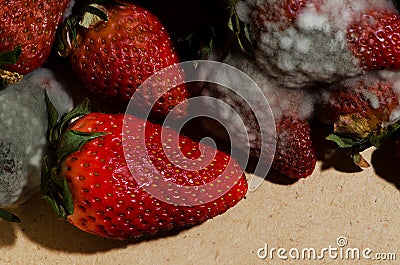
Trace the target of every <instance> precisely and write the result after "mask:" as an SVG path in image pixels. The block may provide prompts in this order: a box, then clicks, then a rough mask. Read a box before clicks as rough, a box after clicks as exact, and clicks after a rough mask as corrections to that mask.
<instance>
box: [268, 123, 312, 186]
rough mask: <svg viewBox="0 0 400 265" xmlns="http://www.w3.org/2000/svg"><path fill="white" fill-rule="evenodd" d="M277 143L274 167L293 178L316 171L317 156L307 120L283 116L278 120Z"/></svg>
mask: <svg viewBox="0 0 400 265" xmlns="http://www.w3.org/2000/svg"><path fill="white" fill-rule="evenodd" d="M276 131H277V137H278V138H277V145H276V151H275V156H274V161H273V163H272V168H273V169H275V170H277V171H279V172H281V173H283V174H285V175H286V176H288V177H291V178H305V177H308V176H309V175H311V174H312V173H313V172H314V169H315V165H316V163H317V156H316V152H315V149H314V147H313V145H312V139H311V128H310V124H309V123H308V121H307V120H303V119H299V118H294V117H291V116H283V117H281V118H280V119H279V121H277V125H276Z"/></svg>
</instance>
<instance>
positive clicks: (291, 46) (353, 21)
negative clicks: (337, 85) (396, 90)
mask: <svg viewBox="0 0 400 265" xmlns="http://www.w3.org/2000/svg"><path fill="white" fill-rule="evenodd" d="M236 7H237V14H238V17H239V18H240V19H241V20H242V21H243V22H245V23H247V25H248V27H249V36H250V39H251V40H252V41H253V44H254V46H255V51H254V52H255V56H256V59H257V62H258V65H259V66H260V67H262V69H263V70H264V71H266V73H268V74H270V75H272V76H274V77H275V78H276V79H277V80H278V81H279V82H280V83H281V84H282V85H284V86H287V87H305V86H312V85H315V84H319V83H321V82H325V83H332V82H336V81H338V80H341V79H344V78H349V77H353V76H356V75H360V74H364V73H366V72H367V71H369V70H376V69H383V68H390V69H393V68H396V69H398V68H399V67H400V64H399V63H398V61H400V49H399V47H400V46H399V43H400V42H399V39H400V30H399V28H400V27H399V23H400V17H399V13H398V11H397V10H396V9H395V8H394V6H393V5H392V4H391V3H390V1H374V0H342V1H335V0H324V1H322V0H303V1H301V0H285V1H281V0H271V1H252V0H241V1H239V3H238V4H237V6H236Z"/></svg>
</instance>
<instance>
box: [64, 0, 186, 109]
mask: <svg viewBox="0 0 400 265" xmlns="http://www.w3.org/2000/svg"><path fill="white" fill-rule="evenodd" d="M122 4H123V5H113V6H109V7H108V9H107V10H106V11H104V13H103V14H104V15H105V16H106V17H107V21H101V22H98V23H97V24H96V25H94V26H92V25H90V27H88V28H84V27H81V26H77V27H78V29H77V30H78V33H77V36H76V37H75V38H76V42H75V41H74V39H75V38H73V40H72V41H73V42H74V44H72V46H71V51H70V56H69V58H70V63H71V66H72V68H73V70H74V71H75V72H76V73H77V75H78V76H79V78H80V79H81V80H82V81H83V83H84V84H85V86H86V87H87V88H88V89H89V90H90V91H91V92H93V93H96V94H100V95H102V96H105V97H107V98H109V99H115V100H116V101H117V102H120V103H123V104H125V103H127V102H128V101H129V100H130V99H131V97H132V95H133V94H134V93H135V91H136V90H137V88H138V87H139V85H140V84H142V82H143V81H145V80H146V78H148V77H149V76H151V75H152V74H154V73H155V72H157V71H159V70H161V69H163V68H165V67H168V66H171V65H175V64H177V63H178V62H179V57H178V54H177V53H176V51H175V48H174V46H173V43H172V42H171V40H170V37H169V35H168V33H167V31H166V30H165V28H164V27H163V25H162V24H161V22H160V21H159V20H158V19H157V17H155V16H154V15H153V14H152V13H150V12H149V11H148V10H146V9H144V8H142V7H139V6H137V5H135V4H132V3H129V2H122ZM91 7H92V9H93V6H91ZM95 7H98V8H100V9H99V10H104V7H99V6H98V5H96V6H95ZM100 12H103V11H100ZM86 14H87V16H90V15H88V14H89V13H86ZM91 15H92V16H95V15H94V14H91ZM70 30H71V29H70ZM71 32H73V30H71ZM163 78H165V80H172V81H174V80H175V81H176V82H177V84H179V82H182V81H183V73H181V72H180V71H179V70H176V71H175V72H173V73H171V74H169V75H168V76H165V77H163ZM147 89H148V91H146V90H147ZM142 90H143V91H142ZM138 92H139V91H138ZM140 93H141V95H142V100H143V101H144V102H145V104H147V105H150V106H151V105H152V104H153V103H155V105H154V107H153V108H152V110H153V111H154V113H156V114H158V115H161V116H165V115H166V114H168V113H169V111H170V110H171V109H172V108H173V107H175V106H176V105H178V104H179V103H181V102H183V101H184V100H185V99H186V98H187V97H188V91H187V89H186V86H185V85H179V86H175V87H174V88H172V89H171V90H169V91H167V92H165V93H162V91H159V87H157V88H154V87H153V88H148V87H146V89H145V88H142V89H141V91H140ZM159 97H160V99H159V100H158V98H159Z"/></svg>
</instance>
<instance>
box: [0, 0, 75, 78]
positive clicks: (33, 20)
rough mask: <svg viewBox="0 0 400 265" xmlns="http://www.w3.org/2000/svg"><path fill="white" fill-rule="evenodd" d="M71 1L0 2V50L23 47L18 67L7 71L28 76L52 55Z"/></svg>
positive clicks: (5, 67)
mask: <svg viewBox="0 0 400 265" xmlns="http://www.w3.org/2000/svg"><path fill="white" fill-rule="evenodd" d="M68 3H69V0H61V1H55V0H48V1H44V0H37V1H34V0H2V1H1V3H0V51H11V50H13V49H14V48H15V47H16V46H18V45H20V46H21V48H22V53H21V56H20V57H19V59H18V61H17V63H16V64H13V65H4V66H2V67H3V68H4V69H6V70H9V71H14V72H18V73H19V74H27V73H29V72H31V71H33V70H35V69H36V68H38V67H39V66H41V65H42V64H43V63H44V62H45V61H46V60H47V58H48V57H49V56H50V52H51V46H52V44H53V42H54V39H55V33H56V30H57V27H58V26H59V24H60V23H61V21H62V18H63V12H64V10H65V9H66V7H67V5H68Z"/></svg>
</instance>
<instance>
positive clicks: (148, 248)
mask: <svg viewBox="0 0 400 265" xmlns="http://www.w3.org/2000/svg"><path fill="white" fill-rule="evenodd" d="M388 149H390V148H388ZM380 152H382V151H380ZM380 155H381V154H376V152H374V154H373V153H372V150H371V149H370V150H367V151H366V156H367V159H368V160H369V161H371V159H372V160H376V159H380V158H379V156H380ZM371 157H372V158H371ZM397 165H398V164H397ZM321 166H322V163H321V162H319V164H318V165H317V167H318V168H317V171H316V172H314V174H313V175H312V176H310V177H309V178H307V179H304V180H300V181H298V182H296V183H294V184H290V185H282V184H276V183H274V182H272V181H269V180H266V181H265V182H264V183H263V184H262V185H261V186H260V187H259V188H258V189H257V190H256V191H254V192H251V193H249V194H248V196H247V198H246V199H245V200H243V201H242V202H241V203H239V204H238V205H237V207H234V208H233V209H230V210H229V211H228V212H227V213H225V214H224V215H221V216H218V217H216V218H214V219H213V220H209V221H207V222H206V223H204V224H202V225H199V226H196V227H193V228H191V229H188V230H185V231H181V232H180V233H177V234H173V235H166V236H165V237H161V238H156V239H150V240H146V241H134V240H131V241H129V242H120V241H115V240H110V239H103V238H99V237H96V236H92V235H89V234H86V233H83V232H81V231H79V230H78V229H76V228H74V227H72V226H71V225H69V224H68V223H64V222H62V221H60V220H58V219H57V218H56V216H55V215H54V214H53V213H52V212H51V210H50V208H49V207H48V206H47V205H46V204H45V203H44V202H43V201H42V199H41V198H40V195H39V194H38V195H36V196H35V197H34V198H33V199H31V200H30V201H28V202H27V203H26V204H24V205H23V206H22V207H21V208H20V209H18V210H17V211H16V213H17V214H19V215H20V217H21V219H22V221H23V222H22V223H21V224H9V223H6V222H4V221H0V235H1V238H0V264H114V265H117V264H314V263H315V264H397V263H398V261H399V260H400V253H399V252H398V251H399V250H398V249H399V248H398V247H399V246H400V229H399V226H398V220H399V219H400V211H399V205H400V193H399V183H400V181H399V180H395V179H394V178H392V177H393V176H394V174H396V173H395V171H396V170H395V169H393V171H391V170H387V168H386V169H385V167H386V166H387V165H383V166H382V167H383V169H382V171H385V172H386V173H382V175H384V176H378V175H377V174H376V171H377V170H376V169H373V168H369V169H367V170H364V171H362V172H358V173H345V172H340V171H338V170H336V169H333V168H330V169H327V170H321ZM392 166H393V165H392ZM394 166H396V165H394ZM249 176H250V175H249ZM338 240H339V244H341V243H343V242H344V243H346V240H347V244H346V245H345V246H343V247H339V245H338V242H337V241H338ZM266 244H267V245H268V254H270V251H271V249H272V248H276V249H278V248H284V249H286V253H284V252H281V256H282V257H279V256H278V252H277V251H273V252H272V254H273V256H271V255H268V256H267V257H265V251H264V249H265V246H266ZM260 248H264V249H262V250H260ZM324 248H326V250H324ZM311 249H314V250H315V251H316V256H317V260H314V261H313V263H312V262H310V257H309V256H308V255H309V253H311V254H310V255H311V259H314V256H313V254H312V250H311ZM329 249H330V251H331V252H329ZM335 249H336V250H335ZM356 249H358V253H360V258H359V259H358V258H357V255H356V254H357V251H356ZM368 249H370V250H371V251H368ZM296 250H297V251H298V252H296ZM353 250H354V252H353ZM281 251H283V250H281ZM304 251H305V252H304ZM363 251H366V253H364V254H368V256H370V257H375V254H378V253H383V254H387V255H386V257H387V259H389V258H390V259H393V256H392V255H391V254H390V253H393V254H396V255H397V256H396V258H397V261H393V260H385V261H377V260H375V261H368V260H366V258H364V257H363ZM303 252H304V257H302V253H303ZM296 253H297V254H298V257H297V258H296V259H295V258H293V257H294V256H295V255H296ZM341 253H342V254H341ZM346 253H348V254H346ZM354 253H355V254H354ZM346 255H347V256H346ZM353 255H356V256H353ZM259 256H261V257H263V256H264V257H265V258H263V259H262V258H260V257H259ZM283 256H286V257H287V260H286V261H285V262H284V260H283V258H284V257H283ZM347 257H348V258H347Z"/></svg>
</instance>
